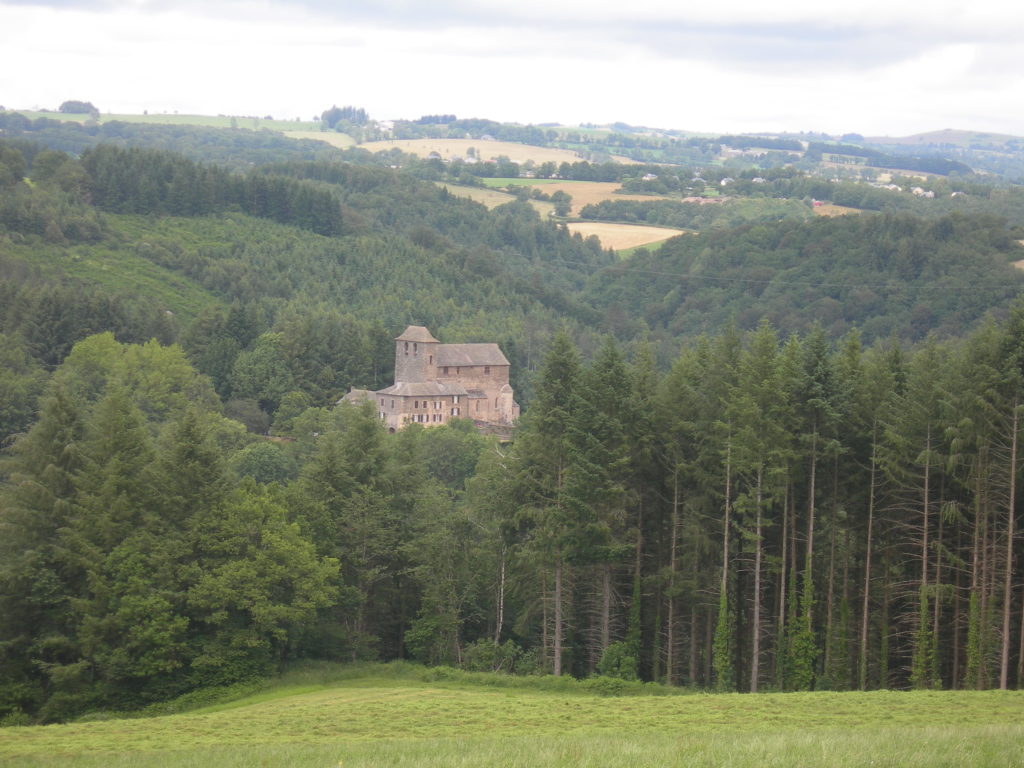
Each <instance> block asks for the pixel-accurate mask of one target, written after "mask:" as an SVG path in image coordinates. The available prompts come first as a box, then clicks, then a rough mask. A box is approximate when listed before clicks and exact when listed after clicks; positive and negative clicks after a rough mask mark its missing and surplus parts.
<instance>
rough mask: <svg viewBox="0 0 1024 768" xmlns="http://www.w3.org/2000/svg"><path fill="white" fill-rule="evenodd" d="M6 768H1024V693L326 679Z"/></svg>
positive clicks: (107, 729)
mask: <svg viewBox="0 0 1024 768" xmlns="http://www.w3.org/2000/svg"><path fill="white" fill-rule="evenodd" d="M105 717H109V718H110V719H104V718H105ZM0 764H3V765H17V766H95V767H97V768H98V767H99V766H103V767H104V768H117V767H120V766H124V767H128V766H168V767H169V768H178V767H179V766H207V765H210V766H213V765H216V766H225V767H232V766H310V767H312V766H344V767H345V768H350V767H352V768H354V767H356V766H427V767H428V768H431V767H434V766H436V767H437V768H440V767H441V766H467V767H468V766H524V767H525V766H531V767H532V766H726V765H727V766H737V767H738V768H747V767H748V766H749V767H750V768H754V766H758V767H761V766H787V768H788V767H789V766H823V767H824V766H830V767H840V768H842V767H843V766H921V767H922V768H923V767H924V766H928V768H934V766H957V767H958V768H962V767H963V766H1019V765H1022V764H1024V692H1017V691H1009V692H1008V691H971V692H965V691H964V692H944V691H916V692H896V691H874V692H868V693H831V692H817V693H767V694H714V695H711V694H703V693H694V692H682V691H671V690H669V689H666V688H663V687H661V686H652V685H639V684H632V685H629V684H625V685H619V684H618V681H608V680H601V679H598V680H596V681H593V680H592V681H583V682H575V681H572V680H555V679H552V678H526V679H523V678H504V679H502V678H501V677H499V676H492V675H469V674H465V673H460V672H456V671H454V670H440V671H437V670H423V669H419V668H415V667H410V666H407V665H387V666H369V667H360V668H356V669H354V670H352V669H350V670H348V671H344V672H341V673H339V672H338V671H337V668H333V671H332V668H330V667H320V668H311V669H309V670H306V671H305V672H303V673H301V674H299V675H298V676H296V675H292V676H288V677H285V678H283V679H282V680H280V681H278V682H277V683H276V684H273V685H267V686H264V687H262V689H256V688H254V689H253V690H252V691H250V692H249V694H248V695H245V696H243V697H240V698H239V697H237V696H236V698H234V699H230V698H227V699H226V700H221V701H218V702H215V703H213V704H207V706H205V707H204V708H199V709H193V710H191V711H187V712H182V713H179V714H170V715H162V716H150V717H131V718H118V717H115V716H113V715H109V716H103V715H94V716H93V717H92V718H88V719H87V721H79V722H76V723H70V724H65V725H47V726H31V727H11V728H5V729H3V730H0Z"/></svg>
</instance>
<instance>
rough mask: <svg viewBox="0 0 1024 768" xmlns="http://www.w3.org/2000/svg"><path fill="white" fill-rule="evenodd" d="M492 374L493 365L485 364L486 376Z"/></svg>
mask: <svg viewBox="0 0 1024 768" xmlns="http://www.w3.org/2000/svg"><path fill="white" fill-rule="evenodd" d="M490 375H491V366H489V365H485V366H484V376H490Z"/></svg>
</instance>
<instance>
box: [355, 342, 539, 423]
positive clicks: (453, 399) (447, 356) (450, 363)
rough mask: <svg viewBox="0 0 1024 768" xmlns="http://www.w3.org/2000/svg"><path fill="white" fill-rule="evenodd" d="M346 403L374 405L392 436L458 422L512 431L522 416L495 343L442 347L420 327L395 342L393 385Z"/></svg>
mask: <svg viewBox="0 0 1024 768" xmlns="http://www.w3.org/2000/svg"><path fill="white" fill-rule="evenodd" d="M343 399H344V400H348V401H350V402H363V401H365V400H373V401H374V403H375V404H376V406H377V412H378V413H379V414H380V419H381V421H383V422H384V425H385V426H386V427H387V428H388V430H389V431H390V432H394V431H396V430H399V429H402V427H404V426H405V425H406V424H422V425H424V426H427V427H436V426H440V425H441V424H446V423H447V422H448V420H449V419H455V418H463V419H472V420H473V421H475V422H476V423H477V425H478V426H480V427H487V426H490V425H499V426H508V425H511V424H512V423H513V422H514V421H515V420H516V419H517V418H518V417H519V405H518V404H517V403H516V401H515V398H514V396H513V392H512V387H511V386H510V385H509V363H508V360H507V359H506V358H505V355H503V354H502V352H501V349H500V348H499V347H498V345H497V344H441V343H440V342H439V341H438V340H437V339H435V338H434V337H433V336H432V335H431V333H430V331H428V330H427V329H426V328H424V327H423V326H420V325H410V326H409V327H408V328H406V329H405V331H403V332H402V335H401V336H399V337H398V338H396V339H395V383H394V384H392V385H391V386H390V387H387V388H386V389H381V390H379V391H377V392H371V391H369V390H357V389H353V390H352V391H351V392H349V393H348V394H347V395H345V397H344V398H343Z"/></svg>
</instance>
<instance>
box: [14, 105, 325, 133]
mask: <svg viewBox="0 0 1024 768" xmlns="http://www.w3.org/2000/svg"><path fill="white" fill-rule="evenodd" d="M16 111H17V112H20V113H21V114H23V115H25V117H28V118H31V119H33V120H35V119H36V118H39V117H46V118H49V119H50V120H61V121H64V122H77V123H81V122H85V120H86V119H87V116H86V115H66V114H63V113H61V112H30V111H27V110H16ZM115 120H119V121H121V122H123V123H149V124H153V125H156V124H159V125H198V126H205V127H208V128H232V127H237V128H250V129H251V128H267V129H269V130H271V131H312V130H313V129H315V128H316V127H317V123H315V122H313V121H312V120H264V119H263V118H262V117H232V116H231V115H176V114H159V113H153V114H151V115H111V114H101V115H100V116H99V118H98V120H97V122H100V123H110V122H113V121H115ZM232 120H234V121H235V124H234V125H232V123H231V121H232ZM317 133H319V131H317Z"/></svg>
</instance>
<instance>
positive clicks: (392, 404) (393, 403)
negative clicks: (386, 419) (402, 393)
mask: <svg viewBox="0 0 1024 768" xmlns="http://www.w3.org/2000/svg"><path fill="white" fill-rule="evenodd" d="M391 407H392V408H394V407H395V401H394V400H392V401H391Z"/></svg>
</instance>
